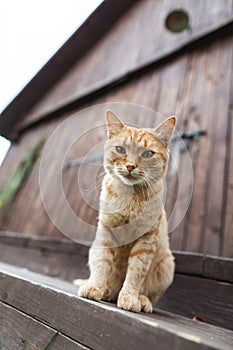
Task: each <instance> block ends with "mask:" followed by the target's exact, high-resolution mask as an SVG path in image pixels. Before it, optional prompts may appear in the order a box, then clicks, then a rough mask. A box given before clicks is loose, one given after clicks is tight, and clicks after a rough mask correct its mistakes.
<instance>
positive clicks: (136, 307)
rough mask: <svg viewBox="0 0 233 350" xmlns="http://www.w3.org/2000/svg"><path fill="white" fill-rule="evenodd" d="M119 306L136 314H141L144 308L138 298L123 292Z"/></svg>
mask: <svg viewBox="0 0 233 350" xmlns="http://www.w3.org/2000/svg"><path fill="white" fill-rule="evenodd" d="M117 306H118V307H119V308H121V309H124V310H128V311H134V312H140V311H141V308H142V306H141V303H140V301H139V299H138V297H137V296H135V295H132V294H127V293H123V292H120V294H119V296H118V300H117Z"/></svg>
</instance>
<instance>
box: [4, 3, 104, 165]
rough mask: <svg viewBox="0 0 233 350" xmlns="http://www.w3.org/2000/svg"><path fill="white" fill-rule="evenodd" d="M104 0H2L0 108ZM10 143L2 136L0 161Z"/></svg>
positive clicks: (6, 103)
mask: <svg viewBox="0 0 233 350" xmlns="http://www.w3.org/2000/svg"><path fill="white" fill-rule="evenodd" d="M101 2H102V0H0V47H1V58H0V60H1V61H0V77H1V79H0V91H1V92H0V111H1V112H2V110H3V109H4V108H5V107H6V106H7V105H8V104H9V102H10V101H11V100H12V99H13V98H14V97H15V96H16V95H17V94H18V93H19V92H20V91H21V90H22V88H23V87H24V86H25V85H26V84H27V82H28V81H29V80H30V79H31V78H32V77H33V76H34V75H35V74H36V73H37V72H38V70H39V69H40V68H41V67H42V66H43V65H44V64H45V63H46V62H47V61H48V60H49V58H50V57H51V56H52V55H53V54H54V53H55V52H56V51H57V50H58V49H59V47H60V46H61V45H62V44H63V43H64V42H65V41H66V40H67V39H68V38H69V37H70V36H71V35H72V33H73V32H74V31H75V30H76V29H77V28H78V27H79V26H80V25H81V24H82V23H83V21H84V20H85V19H86V18H87V17H88V16H89V15H90V13H91V12H92V11H93V10H94V9H95V8H96V7H97V6H98V5H99V4H100V3H101ZM8 147H9V144H8V142H6V140H4V139H3V138H0V164H1V161H2V158H3V157H4V154H5V153H6V150H7V148H8Z"/></svg>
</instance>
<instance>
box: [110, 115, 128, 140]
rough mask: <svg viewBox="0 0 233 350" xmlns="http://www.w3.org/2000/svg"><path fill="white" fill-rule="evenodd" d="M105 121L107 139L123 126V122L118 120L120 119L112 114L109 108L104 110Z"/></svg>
mask: <svg viewBox="0 0 233 350" xmlns="http://www.w3.org/2000/svg"><path fill="white" fill-rule="evenodd" d="M106 121H107V131H108V138H109V139H111V138H112V137H113V136H115V135H117V134H118V133H119V132H120V131H121V130H122V128H123V127H124V124H123V123H122V122H121V121H120V119H119V118H118V117H117V116H116V114H114V113H113V112H112V111H110V110H107V111H106Z"/></svg>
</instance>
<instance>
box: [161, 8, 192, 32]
mask: <svg viewBox="0 0 233 350" xmlns="http://www.w3.org/2000/svg"><path fill="white" fill-rule="evenodd" d="M165 24H166V27H167V29H168V30H170V32H173V33H180V32H183V31H184V30H185V29H187V28H188V27H189V15H188V13H187V12H186V11H184V10H182V9H177V10H173V11H172V12H170V13H169V15H168V16H167V18H166V22H165Z"/></svg>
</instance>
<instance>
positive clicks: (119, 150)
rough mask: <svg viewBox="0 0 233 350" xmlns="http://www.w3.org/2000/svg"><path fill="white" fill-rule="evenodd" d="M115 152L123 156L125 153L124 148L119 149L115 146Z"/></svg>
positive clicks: (119, 147)
mask: <svg viewBox="0 0 233 350" xmlns="http://www.w3.org/2000/svg"><path fill="white" fill-rule="evenodd" d="M116 151H117V153H121V154H125V153H126V150H125V148H124V147H121V146H116Z"/></svg>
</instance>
